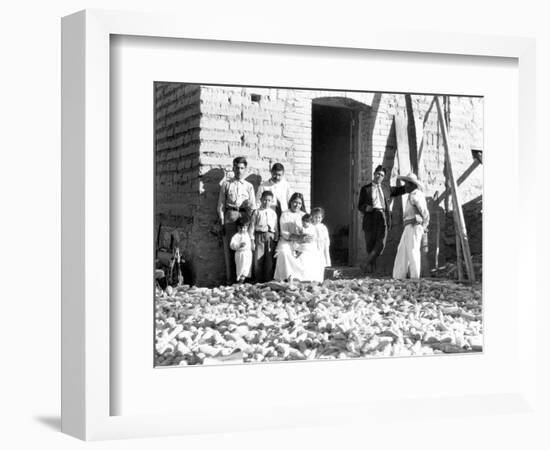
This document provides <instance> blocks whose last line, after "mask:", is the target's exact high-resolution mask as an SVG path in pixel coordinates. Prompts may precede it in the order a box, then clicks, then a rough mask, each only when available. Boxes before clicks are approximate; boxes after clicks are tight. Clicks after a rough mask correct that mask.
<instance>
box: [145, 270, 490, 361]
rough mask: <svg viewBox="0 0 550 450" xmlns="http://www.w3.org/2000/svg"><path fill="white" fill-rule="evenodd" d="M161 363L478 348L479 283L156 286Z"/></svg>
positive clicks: (157, 357)
mask: <svg viewBox="0 0 550 450" xmlns="http://www.w3.org/2000/svg"><path fill="white" fill-rule="evenodd" d="M155 307H156V317H155V321H156V322H155V332H156V342H155V350H156V352H155V364H156V365H158V366H171V365H194V364H222V363H242V362H260V361H283V360H284V361H288V360H313V359H336V358H358V357H373V356H374V357H380V356H408V355H433V354H437V353H461V352H472V351H481V350H482V342H483V327H482V301H481V290H480V288H479V287H475V288H474V287H470V286H464V285H461V284H458V283H453V282H449V281H431V280H430V281H429V280H422V279H421V280H402V281H400V280H387V279H352V280H337V281H332V280H326V281H325V282H324V283H323V284H321V285H319V284H314V283H300V282H292V283H278V282H269V283H265V284H254V285H250V284H240V285H239V284H236V285H233V286H223V287H219V288H213V289H209V288H197V287H189V286H183V287H178V288H172V287H168V288H167V289H166V291H162V290H160V289H158V290H157V293H156V303H155Z"/></svg>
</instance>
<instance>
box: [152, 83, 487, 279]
mask: <svg viewBox="0 0 550 450" xmlns="http://www.w3.org/2000/svg"><path fill="white" fill-rule="evenodd" d="M156 96H157V120H156V126H157V139H156V145H157V156H156V159H157V220H158V221H159V220H160V222H161V223H162V224H163V230H164V234H163V236H164V237H169V236H170V233H173V232H175V234H177V235H178V238H179V240H180V242H179V245H180V247H181V248H182V249H183V250H184V251H185V253H186V254H187V255H188V258H189V259H190V260H191V261H192V266H193V271H194V280H193V281H194V282H196V283H197V284H199V285H213V284H216V283H219V282H222V281H223V277H224V269H223V251H222V248H221V241H220V237H219V236H218V235H216V234H215V227H214V225H215V223H216V219H217V216H216V203H217V198H218V193H219V185H220V183H221V182H222V181H223V179H225V178H226V177H228V176H231V175H232V174H231V173H230V171H231V165H232V160H233V158H235V157H236V156H246V157H247V159H248V162H249V166H248V167H249V175H248V180H249V181H250V182H252V184H253V185H254V186H255V187H257V186H258V185H259V183H260V182H261V181H262V180H265V179H268V178H269V168H270V167H271V165H272V164H273V163H275V162H281V163H283V164H284V166H285V168H286V177H287V179H288V181H289V183H290V184H291V187H292V189H293V190H294V191H298V192H301V193H303V194H304V197H305V200H306V205H307V208H308V209H310V207H311V205H310V181H311V145H312V140H311V138H312V137H311V118H312V104H313V102H315V103H316V104H325V105H332V106H345V107H349V108H352V109H354V110H356V111H357V115H358V128H357V130H358V161H357V169H356V170H357V181H358V183H357V190H356V192H355V194H356V199H357V196H358V193H359V188H360V186H362V185H363V184H365V183H367V182H368V181H370V179H371V177H372V170H373V168H374V167H375V166H376V165H377V164H384V166H386V167H388V168H390V169H392V170H391V174H389V178H391V182H392V184H394V183H395V177H396V176H397V170H398V167H397V164H396V162H395V155H396V149H397V140H396V133H395V119H394V117H395V114H396V113H397V112H398V111H403V110H404V109H405V100H404V96H403V95H399V94H381V93H352V92H336V91H313V90H292V89H271V88H247V87H220V86H196V85H195V86H186V85H183V84H157V89H156ZM432 99H433V97H432V96H416V95H415V96H412V100H413V104H412V110H413V113H414V116H415V119H416V121H417V122H419V123H423V122H425V123H424V130H425V134H424V142H423V147H422V155H421V160H420V165H419V176H420V177H421V179H422V180H423V181H424V182H425V184H426V194H427V196H433V194H434V193H435V192H436V191H439V192H442V190H443V189H444V177H443V148H442V143H441V136H440V130H439V128H438V124H437V113H436V110H435V107H433V108H432V110H431V112H430V114H429V115H428V116H427V118H426V117H425V116H426V113H427V111H428V109H429V108H430V104H431V101H432ZM482 114H483V111H482V100H480V99H471V98H465V97H453V98H451V101H450V105H449V115H450V127H449V132H450V139H451V142H452V144H453V147H452V150H451V153H452V160H453V164H454V166H453V169H454V172H455V173H457V174H458V175H460V174H461V173H462V171H463V170H465V168H467V167H468V166H469V164H470V163H471V161H472V157H471V154H470V148H471V147H475V148H483V145H482ZM481 176H482V170H481V168H478V169H476V171H474V173H473V174H472V175H471V176H470V178H469V179H468V180H467V181H466V182H465V183H464V185H463V186H461V188H460V190H461V194H462V196H463V202H464V203H466V202H467V201H469V200H471V199H472V198H474V197H476V196H478V195H480V193H481V186H482V178H481ZM394 204H395V207H394V211H393V217H394V221H395V222H396V223H398V222H399V221H400V220H401V216H400V214H401V209H400V202H394ZM356 221H357V222H359V214H357V216H356ZM401 232H402V229H401V227H400V226H396V227H394V229H393V231H392V233H391V236H390V240H389V243H388V247H387V249H386V252H385V255H383V257H382V258H381V261H380V267H379V268H380V271H381V273H386V274H387V273H389V272H391V266H392V265H393V257H394V255H395V250H396V247H397V243H398V240H399V237H400V235H401ZM173 234H174V233H173ZM442 234H443V233H442ZM352 238H353V240H354V241H355V245H356V246H357V248H358V249H359V251H358V254H359V256H361V255H364V241H363V238H362V234H361V233H359V232H358V233H357V234H356V236H355V237H352ZM430 238H431V239H432V241H433V240H434V236H433V235H431V236H430Z"/></svg>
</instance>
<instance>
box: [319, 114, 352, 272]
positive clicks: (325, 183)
mask: <svg viewBox="0 0 550 450" xmlns="http://www.w3.org/2000/svg"><path fill="white" fill-rule="evenodd" d="M355 114H356V112H354V111H353V110H351V109H348V108H341V107H334V106H325V105H316V104H314V105H313V111H312V161H311V168H312V173H311V180H312V182H311V206H312V207H315V206H321V207H322V208H323V209H324V210H325V220H324V223H325V225H326V226H327V228H328V230H329V234H330V239H331V247H330V253H331V259H332V265H333V266H345V265H348V264H349V263H350V227H351V212H352V191H351V187H352V186H351V178H352V177H351V176H350V174H351V167H352V164H353V160H352V155H353V151H352V149H353V143H354V137H353V128H354V123H355Z"/></svg>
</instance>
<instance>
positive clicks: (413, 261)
mask: <svg viewBox="0 0 550 450" xmlns="http://www.w3.org/2000/svg"><path fill="white" fill-rule="evenodd" d="M397 179H398V180H399V179H400V180H403V181H405V189H406V191H407V192H408V193H409V198H408V199H407V203H406V205H405V210H404V211H403V225H404V228H403V234H402V235H401V240H400V241H399V247H397V255H396V256H395V262H394V265H393V278H406V277H407V272H408V273H409V277H410V278H420V257H421V255H420V245H421V243H422V235H423V234H424V233H425V232H426V231H427V229H428V224H429V223H430V212H429V211H428V205H427V203H426V197H425V196H424V193H423V192H422V184H421V182H420V180H419V179H418V177H417V176H416V175H415V174H414V173H410V174H408V175H407V176H401V177H397Z"/></svg>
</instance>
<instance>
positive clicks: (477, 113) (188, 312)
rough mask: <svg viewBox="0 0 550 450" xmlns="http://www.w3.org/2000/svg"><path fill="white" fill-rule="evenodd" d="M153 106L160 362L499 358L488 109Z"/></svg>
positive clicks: (162, 102) (315, 97)
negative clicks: (489, 306)
mask: <svg viewBox="0 0 550 450" xmlns="http://www.w3.org/2000/svg"><path fill="white" fill-rule="evenodd" d="M153 95H154V148H153V149H152V151H153V152H154V171H155V173H154V179H155V187H154V188H155V193H154V226H155V235H154V236H152V237H151V238H152V241H153V245H154V255H155V258H154V264H153V266H154V267H153V270H152V273H153V277H152V284H153V285H154V329H155V338H154V362H155V366H156V367H181V366H194V365H218V364H240V363H265V362H282V361H311V360H336V359H349V358H380V357H405V356H433V355H446V354H472V353H480V352H482V351H483V340H484V339H483V336H484V333H483V331H484V330H483V301H482V277H483V270H482V267H483V266H482V257H483V245H482V242H483V241H482V229H483V219H482V218H483V147H484V145H483V144H484V130H483V124H484V99H483V97H481V96H473V95H466V94H461V95H447V94H445V95H441V94H437V93H407V92H369V91H360V92H359V91H346V90H341V91H340V90H339V91H336V90H315V89H310V88H307V89H306V88H290V87H265V86H227V85H209V84H190V83H185V82H172V81H167V82H164V81H162V82H161V81H158V82H155V83H154V86H153Z"/></svg>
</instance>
